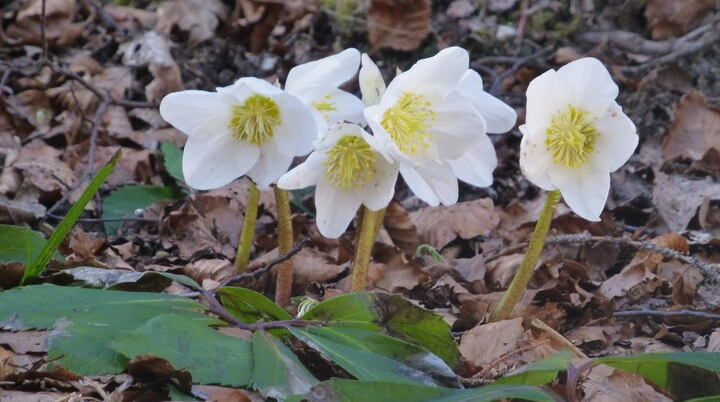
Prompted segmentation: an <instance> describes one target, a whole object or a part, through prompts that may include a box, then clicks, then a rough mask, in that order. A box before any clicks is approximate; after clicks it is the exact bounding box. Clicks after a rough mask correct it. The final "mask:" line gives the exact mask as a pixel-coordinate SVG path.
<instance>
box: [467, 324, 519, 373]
mask: <svg viewBox="0 0 720 402" xmlns="http://www.w3.org/2000/svg"><path fill="white" fill-rule="evenodd" d="M522 321H523V319H522V318H521V317H518V318H513V319H512V320H503V321H498V322H493V323H490V324H485V325H479V326H477V327H475V328H473V329H471V330H469V331H467V332H465V334H463V337H462V339H461V340H460V346H459V348H460V353H461V354H462V357H463V358H464V359H465V360H467V361H470V362H473V363H474V364H475V365H476V366H480V367H486V366H488V365H489V364H491V363H492V362H493V360H495V359H497V358H499V357H500V356H502V355H504V354H506V353H509V352H512V351H513V350H515V349H517V348H518V342H519V341H520V339H522V337H523V332H524V330H523V326H522Z"/></svg>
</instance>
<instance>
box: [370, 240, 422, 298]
mask: <svg viewBox="0 0 720 402" xmlns="http://www.w3.org/2000/svg"><path fill="white" fill-rule="evenodd" d="M373 258H374V261H375V262H376V263H377V264H374V265H378V267H376V268H378V276H377V277H376V278H374V279H373V280H372V281H371V283H372V284H373V285H374V286H375V287H376V288H379V289H385V290H387V291H390V292H399V291H403V290H407V289H412V288H413V287H415V286H416V285H418V284H420V283H423V282H425V281H427V279H428V275H427V274H426V273H425V272H423V270H422V268H421V267H420V265H418V264H417V263H416V262H415V261H413V260H408V259H407V258H406V256H405V254H404V253H403V251H402V250H400V249H399V248H397V247H390V246H387V245H381V244H378V245H376V248H375V250H374V251H373Z"/></svg>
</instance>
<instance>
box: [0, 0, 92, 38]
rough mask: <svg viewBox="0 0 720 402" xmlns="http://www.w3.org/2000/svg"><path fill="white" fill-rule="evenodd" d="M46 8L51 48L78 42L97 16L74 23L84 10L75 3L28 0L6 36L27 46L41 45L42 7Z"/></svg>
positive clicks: (46, 22)
mask: <svg viewBox="0 0 720 402" xmlns="http://www.w3.org/2000/svg"><path fill="white" fill-rule="evenodd" d="M43 5H44V6H45V21H44V22H45V27H44V30H45V37H46V39H47V42H48V45H50V46H56V45H59V46H65V45H69V44H71V43H73V42H75V41H76V40H77V39H78V38H79V37H80V36H81V34H82V33H83V31H84V30H85V27H86V26H87V25H88V24H90V23H92V21H93V20H94V17H95V16H94V13H91V14H92V15H91V16H89V17H88V18H87V20H85V21H83V22H81V23H74V22H73V20H74V19H75V17H76V16H77V15H78V12H79V10H80V8H81V5H80V3H78V2H75V1H73V0H45V1H43V0H28V1H24V2H22V8H21V9H20V12H18V14H17V18H16V19H15V21H14V22H13V23H11V24H10V25H9V26H8V28H7V35H8V36H9V37H10V38H13V39H19V40H21V41H22V42H25V44H33V45H40V44H41V42H42V33H41V24H42V22H43V21H42V17H41V15H42V7H43Z"/></svg>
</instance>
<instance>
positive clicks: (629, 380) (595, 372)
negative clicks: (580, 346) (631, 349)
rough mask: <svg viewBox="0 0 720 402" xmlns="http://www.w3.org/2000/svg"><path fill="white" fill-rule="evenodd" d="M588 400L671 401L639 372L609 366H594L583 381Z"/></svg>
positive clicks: (613, 401)
mask: <svg viewBox="0 0 720 402" xmlns="http://www.w3.org/2000/svg"><path fill="white" fill-rule="evenodd" d="M582 385H583V388H584V389H585V398H583V401H586V402H626V401H633V402H670V401H671V400H672V399H670V398H668V397H666V396H665V395H663V394H662V393H660V392H659V391H657V390H655V389H654V388H653V387H652V386H650V385H648V384H647V383H646V382H645V379H643V378H642V377H640V376H639V375H637V374H633V373H629V372H627V371H620V370H615V369H612V368H610V367H607V366H603V365H600V366H596V367H594V368H593V369H592V370H591V371H590V373H589V374H588V376H587V379H586V381H584V382H583V384H582Z"/></svg>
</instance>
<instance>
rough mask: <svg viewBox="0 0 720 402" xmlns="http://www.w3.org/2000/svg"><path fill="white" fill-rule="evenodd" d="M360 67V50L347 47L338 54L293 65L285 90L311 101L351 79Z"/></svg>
mask: <svg viewBox="0 0 720 402" xmlns="http://www.w3.org/2000/svg"><path fill="white" fill-rule="evenodd" d="M359 67H360V52H359V51H358V50H357V49H354V48H350V49H346V50H344V51H342V52H340V53H338V54H336V55H333V56H328V57H325V58H323V59H320V60H315V61H311V62H309V63H305V64H301V65H299V66H296V67H293V68H292V69H291V70H290V72H289V73H288V78H287V80H286V81H285V91H287V92H288V93H290V94H293V95H295V96H297V97H298V98H300V99H301V100H302V101H303V102H305V103H310V102H312V101H313V100H314V99H316V98H318V97H320V96H322V95H323V94H325V93H327V92H329V90H330V89H332V88H337V87H338V86H340V85H342V84H343V83H345V82H347V81H349V80H350V79H351V78H352V77H354V76H355V74H356V73H357V72H358V68H359Z"/></svg>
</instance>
